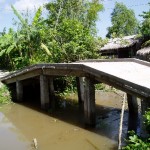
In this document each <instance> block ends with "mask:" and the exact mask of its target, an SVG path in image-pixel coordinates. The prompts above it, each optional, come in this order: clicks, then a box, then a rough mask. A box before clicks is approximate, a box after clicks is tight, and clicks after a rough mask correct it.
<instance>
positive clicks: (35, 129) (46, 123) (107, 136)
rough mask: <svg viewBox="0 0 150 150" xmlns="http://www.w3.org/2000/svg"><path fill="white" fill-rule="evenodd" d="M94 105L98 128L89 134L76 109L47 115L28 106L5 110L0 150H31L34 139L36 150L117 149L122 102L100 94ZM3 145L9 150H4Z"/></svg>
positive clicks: (1, 117)
mask: <svg viewBox="0 0 150 150" xmlns="http://www.w3.org/2000/svg"><path fill="white" fill-rule="evenodd" d="M72 99H73V97H72ZM71 102H72V101H71ZM96 103H97V106H96V109H97V110H96V112H97V126H96V128H94V129H89V130H87V129H85V127H84V121H83V113H82V111H79V109H78V106H77V105H74V106H72V105H66V106H65V107H62V108H59V109H57V111H55V112H49V113H45V112H42V111H41V109H40V108H39V107H37V106H36V107H34V105H32V106H31V105H30V107H29V104H28V103H24V104H13V105H12V104H11V105H7V106H4V107H2V108H1V113H0V132H1V133H2V134H0V141H3V142H2V144H0V149H5V150H9V149H14V150H24V149H25V150H27V149H29V147H30V149H31V142H32V139H33V138H36V139H37V142H38V149H39V150H50V149H52V150H70V149H71V150H82V149H83V150H114V149H117V139H118V126H119V117H120V106H121V98H120V96H119V95H117V94H114V93H111V92H110V93H105V92H101V93H98V94H97V95H96ZM68 106H69V107H68ZM106 106H107V107H106ZM126 116H127V114H126ZM125 123H127V122H126V121H125ZM8 137H9V138H8ZM1 139H3V140H1ZM6 143H10V144H9V145H10V146H9V147H6V148H3V146H5V145H8V144H6ZM11 145H13V146H16V147H15V148H12V146H11Z"/></svg>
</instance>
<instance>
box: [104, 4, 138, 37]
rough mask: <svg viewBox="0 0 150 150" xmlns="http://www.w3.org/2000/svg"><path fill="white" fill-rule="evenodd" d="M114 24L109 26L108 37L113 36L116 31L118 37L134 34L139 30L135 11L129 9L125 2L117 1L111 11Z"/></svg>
mask: <svg viewBox="0 0 150 150" xmlns="http://www.w3.org/2000/svg"><path fill="white" fill-rule="evenodd" d="M111 22H112V26H111V27H109V28H108V33H107V35H106V36H107V37H109V38H110V37H112V35H113V34H114V33H115V34H116V36H117V37H119V36H127V35H133V34H136V33H137V32H138V21H137V19H136V17H135V14H134V11H133V10H132V9H128V8H127V7H126V6H125V5H124V4H123V3H118V2H116V4H115V8H114V10H113V12H112V13H111Z"/></svg>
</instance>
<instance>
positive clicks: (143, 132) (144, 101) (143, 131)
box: [140, 99, 150, 138]
mask: <svg viewBox="0 0 150 150" xmlns="http://www.w3.org/2000/svg"><path fill="white" fill-rule="evenodd" d="M148 108H150V102H149V100H148V99H141V121H140V122H141V123H140V135H141V137H143V138H147V137H148V132H147V131H146V127H145V124H144V121H145V119H144V117H143V115H144V114H145V111H147V110H148Z"/></svg>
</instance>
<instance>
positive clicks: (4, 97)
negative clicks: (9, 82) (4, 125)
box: [0, 83, 11, 104]
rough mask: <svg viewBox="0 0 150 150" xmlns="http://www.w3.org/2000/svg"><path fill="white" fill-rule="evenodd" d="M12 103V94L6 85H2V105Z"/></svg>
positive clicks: (0, 95) (0, 92)
mask: <svg viewBox="0 0 150 150" xmlns="http://www.w3.org/2000/svg"><path fill="white" fill-rule="evenodd" d="M10 102H11V94H10V92H9V90H8V88H7V86H6V85H4V84H2V83H0V104H8V103H10Z"/></svg>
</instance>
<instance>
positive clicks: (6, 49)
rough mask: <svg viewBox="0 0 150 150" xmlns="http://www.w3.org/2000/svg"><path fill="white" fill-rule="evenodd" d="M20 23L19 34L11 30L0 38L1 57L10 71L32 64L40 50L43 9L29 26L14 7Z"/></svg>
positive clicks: (36, 14)
mask: <svg viewBox="0 0 150 150" xmlns="http://www.w3.org/2000/svg"><path fill="white" fill-rule="evenodd" d="M12 9H13V11H14V14H15V15H16V16H17V17H18V19H19V21H20V22H19V23H18V28H17V32H16V31H14V30H13V29H10V30H9V32H8V33H5V34H3V35H2V36H1V37H0V57H1V59H4V60H5V61H6V62H5V63H6V65H7V64H9V66H7V67H8V68H10V69H13V70H14V69H18V68H22V67H24V66H27V65H29V64H30V61H31V60H32V58H33V57H34V55H35V54H36V52H37V50H39V48H40V43H41V42H40V41H41V39H40V23H41V18H40V16H41V13H42V8H41V7H40V8H39V9H38V11H37V12H36V13H35V16H34V18H33V21H32V23H31V24H28V20H27V19H24V18H23V17H22V16H21V15H20V14H19V12H18V11H17V10H16V9H15V8H14V7H13V6H12Z"/></svg>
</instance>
